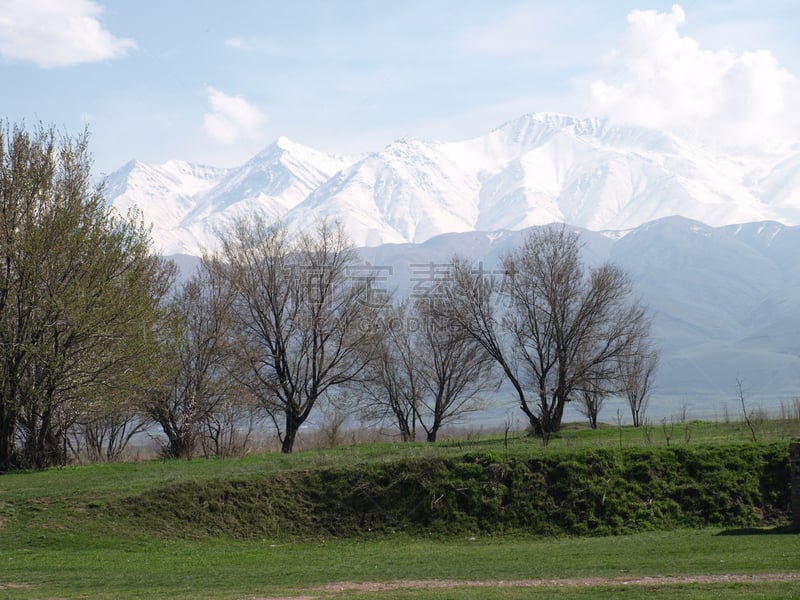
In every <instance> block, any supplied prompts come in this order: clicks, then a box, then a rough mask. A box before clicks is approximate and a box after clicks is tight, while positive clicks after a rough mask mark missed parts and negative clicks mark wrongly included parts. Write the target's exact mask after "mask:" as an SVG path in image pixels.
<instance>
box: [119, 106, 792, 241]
mask: <svg viewBox="0 0 800 600" xmlns="http://www.w3.org/2000/svg"><path fill="white" fill-rule="evenodd" d="M108 197H109V200H110V202H112V203H113V204H114V205H115V206H117V207H118V208H120V209H124V208H126V207H128V206H130V205H133V204H135V205H137V206H138V207H139V209H140V210H141V211H142V213H143V215H144V217H145V219H147V220H151V221H152V222H153V223H154V226H155V229H154V232H153V237H154V239H155V242H156V245H157V246H158V247H160V248H161V249H162V250H163V251H164V252H165V253H167V254H170V253H177V252H185V253H190V254H191V253H197V252H198V248H200V247H201V246H213V245H214V241H215V237H216V234H217V233H218V232H219V231H220V230H224V229H225V228H226V227H227V226H229V225H230V223H231V222H232V220H233V219H234V218H236V217H237V216H241V215H251V214H254V213H260V214H262V215H264V216H265V217H266V218H267V219H282V220H284V221H285V222H286V223H287V224H288V225H289V226H290V227H291V228H294V229H296V230H302V229H305V228H307V227H308V226H309V225H311V224H312V223H313V222H315V221H316V220H318V219H319V218H321V217H329V218H337V219H340V220H341V221H342V222H343V223H344V224H345V226H346V227H347V229H348V231H349V233H350V235H351V237H352V239H353V241H354V243H355V244H356V245H359V246H371V245H378V244H382V243H403V242H422V241H425V240H427V239H430V238H431V237H433V236H435V235H438V234H442V233H448V232H464V231H472V230H482V231H493V230H498V229H520V228H524V227H528V226H532V225H540V224H545V223H550V222H554V221H556V222H566V223H569V224H571V225H575V226H579V227H583V228H586V229H590V230H594V231H603V230H628V229H632V228H634V227H637V226H639V225H641V224H643V223H647V222H649V221H652V220H654V219H660V218H663V217H668V216H672V215H680V216H683V217H687V218H690V219H695V220H698V221H700V222H703V223H705V224H707V225H712V226H722V225H728V224H735V223H746V222H753V221H764V220H775V221H778V222H781V223H784V224H789V225H794V224H800V153H797V152H795V154H788V155H783V156H755V157H754V156H735V157H731V156H726V155H720V154H717V153H714V152H712V151H711V150H709V149H706V148H703V147H700V146H697V145H693V144H691V143H689V142H687V141H685V140H682V139H679V138H677V137H675V136H674V135H671V134H667V133H663V132H659V131H653V130H647V129H641V128H636V127H622V126H617V125H613V124H611V123H610V122H608V121H605V120H598V119H576V118H572V117H567V116H562V115H556V114H550V113H544V114H530V115H525V116H523V117H520V118H519V119H517V120H514V121H511V122H508V123H505V124H504V125H501V126H500V127H498V128H497V129H495V130H494V131H492V132H490V133H487V134H485V135H482V136H479V137H476V138H474V139H470V140H466V141H461V142H425V141H420V140H416V139H402V140H398V141H396V142H394V143H392V144H390V145H388V146H386V147H385V148H384V149H382V150H380V151H377V152H372V153H369V154H366V155H364V156H362V157H360V158H359V159H347V158H340V157H334V156H330V155H328V154H325V153H322V152H319V151H316V150H313V149H311V148H308V147H305V146H302V145H301V144H297V143H295V142H292V141H290V140H288V139H287V138H279V139H278V140H277V141H276V142H275V143H274V144H272V145H271V146H269V147H268V148H266V149H265V150H264V151H262V152H261V153H259V154H258V155H256V156H255V157H253V158H252V159H251V160H250V161H248V162H247V163H246V164H245V165H243V166H241V167H239V168H237V169H231V170H227V171H226V170H220V169H213V168H209V167H195V166H191V165H187V164H185V163H178V162H174V161H173V162H170V163H166V164H165V165H161V166H152V165H144V164H142V163H129V164H128V165H126V166H125V167H123V168H122V169H120V171H117V172H116V173H114V174H113V175H112V176H111V178H110V180H109V186H108Z"/></svg>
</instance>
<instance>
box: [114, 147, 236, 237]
mask: <svg viewBox="0 0 800 600" xmlns="http://www.w3.org/2000/svg"><path fill="white" fill-rule="evenodd" d="M226 173H227V170H226V169H220V168H216V167H208V166H204V165H195V164H191V163H187V162H183V161H178V160H170V161H167V162H166V163H164V164H161V165H149V164H146V163H142V162H139V161H135V160H134V161H131V162H129V163H127V164H126V165H125V166H123V167H122V168H121V169H119V170H118V171H116V172H114V173H112V174H111V175H110V176H109V177H108V178H107V179H106V183H105V185H106V188H105V190H106V195H107V197H108V198H109V199H110V200H111V204H112V205H113V206H114V207H115V208H116V209H117V210H118V211H120V212H121V213H122V214H127V213H128V211H129V210H130V209H132V208H138V209H139V210H140V211H141V212H142V213H143V216H144V217H145V219H147V220H149V221H151V222H152V223H154V224H157V226H158V227H159V228H162V229H163V228H167V229H169V228H172V227H176V226H178V225H179V223H180V221H181V220H182V219H183V217H184V216H185V215H186V213H187V212H189V211H191V210H192V209H193V208H194V206H195V198H196V197H197V196H198V195H200V194H202V193H204V192H205V191H207V190H209V189H211V188H212V187H213V186H214V185H215V184H216V183H217V182H218V181H219V180H220V179H222V178H223V177H224V176H225V174H226Z"/></svg>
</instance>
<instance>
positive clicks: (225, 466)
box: [0, 422, 800, 600]
mask: <svg viewBox="0 0 800 600" xmlns="http://www.w3.org/2000/svg"><path fill="white" fill-rule="evenodd" d="M680 426H681V427H689V428H690V433H689V434H684V435H682V436H681V437H679V436H677V435H675V436H674V437H673V439H672V440H671V441H670V446H676V445H677V446H686V447H689V448H691V447H695V446H701V445H705V446H707V445H727V444H730V443H733V442H735V443H746V442H747V441H748V440H749V436H750V433H749V431H748V430H746V428H744V429H743V428H742V427H741V426H740V425H739V424H735V423H731V424H724V423H700V422H691V423H686V424H680ZM678 427H679V425H678V424H676V426H675V430H676V431H677V430H678ZM770 427H772V430H771V431H772V433H771V434H768V433H767V426H766V425H763V426H762V430H761V435H762V436H763V437H764V439H786V438H785V437H783V438H781V435H782V434H781V430H782V429H781V427H783V428H784V429H785V428H786V425H785V424H784V425H783V426H781V425H777V424H776V425H774V426H770ZM620 434H621V435H620ZM659 435H661V434H660V433H659V432H658V431H657V428H654V430H653V431H652V432H651V439H650V441H649V442H648V441H647V440H646V439H645V436H644V434H643V432H642V431H641V430H634V429H633V428H622V429H621V430H620V429H619V428H616V427H608V428H604V429H600V430H598V431H591V430H588V429H585V428H576V427H567V428H565V430H564V431H563V432H562V433H561V434H559V436H558V437H556V438H555V439H554V440H553V442H552V443H551V445H550V446H548V447H547V448H543V447H542V446H541V444H540V443H538V442H537V441H535V440H531V439H529V438H525V437H524V436H522V435H515V436H511V438H510V439H509V440H508V443H506V442H505V440H504V439H503V436H502V435H501V436H497V435H494V436H472V437H471V438H468V439H459V440H449V441H446V442H441V443H438V444H435V445H430V444H425V443H417V444H365V445H357V446H347V447H340V448H335V449H331V450H312V451H305V452H301V453H297V454H295V455H291V456H285V455H280V454H269V455H261V456H247V457H243V458H235V459H225V460H221V459H196V460H192V461H157V460H156V461H146V462H140V463H128V464H97V465H87V466H75V467H66V468H60V469H50V470H47V471H41V472H24V473H12V474H7V475H2V476H0V598H9V599H18V598H19V599H23V598H25V599H27V598H55V597H57V598H226V599H227V598H230V599H233V598H254V597H269V596H281V595H300V594H310V595H315V596H319V597H323V598H324V597H331V596H332V597H347V594H346V593H345V594H338V595H337V594H334V593H333V592H331V591H313V590H312V591H309V588H313V587H314V586H318V585H322V584H326V583H332V582H342V581H351V582H365V581H392V580H400V579H402V580H415V579H422V580H431V579H440V580H441V579H454V580H463V581H480V580H518V579H531V578H546V579H558V578H580V577H611V578H614V577H635V576H680V575H715V574H716V575H723V574H731V573H733V574H751V573H797V572H800V535H797V534H781V533H773V534H772V535H766V534H764V532H763V531H761V530H756V529H753V530H738V531H730V530H729V531H725V530H721V529H698V530H676V531H654V532H645V533H637V534H632V535H621V536H608V537H590V538H583V537H557V538H553V537H531V536H523V535H512V536H497V537H491V536H488V535H483V534H474V535H439V536H437V537H431V536H424V535H417V536H409V535H407V534H403V533H394V534H391V533H383V534H381V535H378V534H374V533H373V534H367V535H362V536H358V537H349V538H344V539H343V538H330V537H322V536H314V537H312V538H308V537H306V538H287V537H285V536H281V535H270V536H262V537H255V538H253V539H250V540H242V539H234V538H233V537H231V536H225V535H209V534H208V532H202V531H200V530H198V531H197V532H195V533H193V530H192V529H191V528H188V529H186V530H185V531H183V532H182V535H181V536H170V535H164V534H163V532H159V531H155V530H150V529H148V528H147V527H142V523H141V522H137V521H136V520H131V519H116V518H115V514H114V511H112V510H109V508H110V507H113V506H117V505H118V504H119V503H120V502H123V501H124V500H125V499H126V498H132V497H138V496H139V495H142V494H148V493H155V491H156V490H160V489H167V488H169V487H170V486H179V485H182V484H197V485H200V486H202V485H204V484H205V482H213V481H220V480H264V479H268V478H269V477H272V476H275V475H279V474H281V473H287V474H291V473H296V472H298V471H305V472H316V471H318V470H320V469H322V470H326V469H343V468H347V467H348V466H355V465H362V466H363V465H382V464H386V463H393V462H403V461H409V460H413V459H415V458H439V459H444V458H457V457H462V456H463V455H464V454H465V453H473V454H480V455H481V456H487V455H488V456H491V455H495V456H498V457H500V458H508V457H512V458H513V459H516V460H520V461H522V460H527V459H531V458H535V457H543V456H549V455H554V456H555V455H560V454H565V453H566V454H569V453H570V452H571V451H572V450H578V449H583V450H593V449H595V448H603V447H605V448H616V447H619V446H620V445H621V446H622V447H623V448H631V447H641V448H647V447H648V446H652V447H664V446H666V443H665V439H664V438H663V437H661V438H660V437H659ZM769 436H774V437H769ZM759 439H761V438H759ZM161 517H163V515H161ZM798 588H800V586H799V585H798V582H797V581H795V582H789V583H785V582H767V583H764V582H762V583H721V582H714V583H696V584H672V585H663V586H662V585H658V586H655V587H653V586H621V585H614V584H609V585H592V586H588V587H587V586H577V587H576V586H567V587H558V588H547V589H541V588H514V587H508V588H498V589H492V591H491V594H490V595H491V597H493V598H523V597H524V598H538V597H541V598H545V597H553V596H556V597H560V598H589V597H591V598H593V599H595V598H604V597H609V598H611V597H619V596H620V595H623V596H626V597H645V596H656V597H658V598H673V597H681V598H687V597H688V598H692V597H697V598H705V597H710V596H715V597H722V596H724V597H732V598H753V597H764V598H789V597H792V594H794V595H795V596H797V591H796V590H797V589H798ZM358 597H359V598H366V599H370V598H376V599H378V598H379V599H381V600H389V599H394V598H397V599H400V598H403V599H405V598H414V599H416V600H421V599H427V598H431V599H432V598H434V597H435V598H461V599H468V598H485V597H487V590H486V589H481V588H470V587H463V588H455V589H450V590H425V589H416V590H402V589H400V590H397V589H396V590H389V591H382V592H365V593H359V594H358Z"/></svg>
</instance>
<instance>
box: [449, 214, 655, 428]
mask: <svg viewBox="0 0 800 600" xmlns="http://www.w3.org/2000/svg"><path fill="white" fill-rule="evenodd" d="M503 267H504V277H503V278H502V279H500V278H498V277H497V276H494V275H491V274H487V273H485V272H483V271H482V270H481V269H479V268H475V267H474V266H472V265H471V264H469V263H468V262H467V261H464V260H461V259H456V260H454V262H453V273H452V275H453V277H452V281H451V289H450V298H449V301H448V302H447V303H446V304H444V305H443V307H444V308H443V313H444V314H445V315H446V316H448V317H449V318H450V319H451V321H452V322H455V323H458V325H459V326H460V327H461V328H463V330H464V331H465V332H467V333H469V334H470V335H471V336H472V337H473V338H474V339H475V340H477V341H478V342H479V344H480V345H481V347H482V348H483V349H484V351H485V352H486V353H488V354H489V355H490V356H491V357H492V358H493V359H494V360H495V361H496V362H497V363H498V364H499V365H500V367H501V368H502V370H503V372H504V373H505V375H506V377H507V378H508V380H509V381H510V382H511V384H512V386H513V387H514V389H515V391H516V393H517V399H518V402H519V406H520V408H521V409H522V411H523V412H524V414H525V415H526V416H527V418H528V420H529V422H530V425H531V428H532V430H533V432H534V433H536V434H537V435H540V436H542V437H543V439H544V441H545V442H546V441H547V440H548V439H549V436H550V434H552V433H553V432H556V431H558V430H559V428H560V426H561V419H562V417H563V413H564V407H565V405H566V403H567V402H569V401H571V400H572V399H574V396H575V395H576V394H578V393H580V390H582V389H598V390H600V389H606V388H607V387H608V386H609V381H611V380H614V379H615V378H616V370H615V365H616V362H617V361H619V360H622V359H624V358H626V357H627V356H629V355H630V354H631V352H632V348H635V347H637V344H639V342H640V340H642V339H646V338H647V336H648V334H649V323H648V320H647V318H646V315H645V311H644V309H643V308H642V307H641V306H639V305H638V304H637V303H636V302H634V301H632V300H631V291H632V290H631V285H630V282H629V280H628V278H627V276H626V275H625V273H624V272H623V271H622V270H620V269H619V268H618V267H615V266H614V265H611V264H604V265H601V266H599V267H596V268H593V269H591V270H590V271H589V272H588V273H586V272H585V271H584V269H583V266H582V264H581V261H580V243H579V238H578V235H577V234H576V233H573V232H570V231H568V230H567V229H566V228H565V227H563V226H561V227H546V228H541V229H536V230H533V231H532V232H531V233H530V234H529V235H528V236H527V238H526V239H525V241H524V243H523V244H522V245H521V246H520V247H519V248H517V249H516V250H514V251H512V252H510V253H509V254H508V255H506V257H505V258H504V260H503ZM529 394H530V395H529Z"/></svg>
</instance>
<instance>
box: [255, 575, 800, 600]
mask: <svg viewBox="0 0 800 600" xmlns="http://www.w3.org/2000/svg"><path fill="white" fill-rule="evenodd" d="M791 581H797V582H800V573H759V574H754V575H679V576H674V577H576V578H569V579H514V580H495V581H460V580H455V579H419V580H414V579H410V580H399V581H383V582H366V583H355V582H340V583H329V584H326V585H321V586H316V587H313V588H308V589H305V590H302V591H303V592H304V593H308V592H311V593H314V592H316V593H321V594H325V595H326V596H328V595H331V594H333V595H334V597H335V596H336V595H338V594H341V593H349V594H359V593H367V592H389V591H394V590H414V589H426V590H434V589H453V588H484V587H486V588H496V587H586V586H606V585H635V586H664V585H679V584H693V583H696V584H703V583H759V582H791ZM317 598H319V596H313V595H311V596H308V595H307V596H287V597H280V598H277V597H276V598H251V599H250V600H316V599H317Z"/></svg>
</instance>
